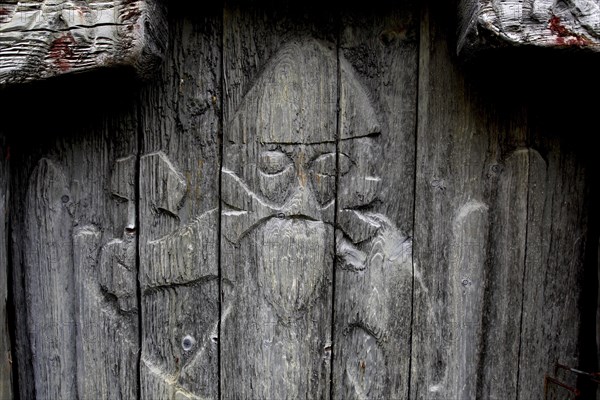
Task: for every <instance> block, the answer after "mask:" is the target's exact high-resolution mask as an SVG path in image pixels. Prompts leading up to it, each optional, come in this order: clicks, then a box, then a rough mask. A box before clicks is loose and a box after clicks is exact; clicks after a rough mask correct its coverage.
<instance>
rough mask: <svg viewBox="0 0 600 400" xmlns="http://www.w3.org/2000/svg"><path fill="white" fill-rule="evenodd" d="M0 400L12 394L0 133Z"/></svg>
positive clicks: (4, 158)
mask: <svg viewBox="0 0 600 400" xmlns="http://www.w3.org/2000/svg"><path fill="white" fill-rule="evenodd" d="M0 135H1V136H0V399H7V400H10V399H12V398H13V394H12V384H13V382H12V379H13V377H12V349H11V342H10V334H9V329H11V325H12V324H13V323H14V321H11V319H10V318H9V314H8V312H9V310H8V304H9V298H8V288H9V284H10V283H9V279H8V268H9V265H8V243H9V241H8V212H9V208H8V207H9V205H8V201H9V200H8V199H9V193H10V192H9V182H10V169H9V163H8V157H10V149H9V148H8V147H7V143H6V137H5V136H4V134H3V133H0Z"/></svg>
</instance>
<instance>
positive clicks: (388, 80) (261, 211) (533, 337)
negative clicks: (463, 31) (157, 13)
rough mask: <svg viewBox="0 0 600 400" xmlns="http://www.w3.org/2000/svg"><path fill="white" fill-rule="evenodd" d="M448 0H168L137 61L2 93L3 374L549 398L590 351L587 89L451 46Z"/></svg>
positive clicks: (375, 395) (130, 384)
mask: <svg viewBox="0 0 600 400" xmlns="http://www.w3.org/2000/svg"><path fill="white" fill-rule="evenodd" d="M452 7H453V5H452V4H445V5H439V4H431V5H429V4H425V3H423V4H422V3H421V2H416V1H404V2H400V3H397V2H395V3H394V2H386V1H376V2H375V3H373V4H371V5H369V7H366V6H361V7H355V8H354V7H345V8H343V9H340V8H337V7H333V6H328V5H324V4H315V3H314V2H306V3H305V2H302V4H299V3H298V2H275V3H269V2H258V1H256V2H246V1H237V0H231V1H228V2H226V3H225V4H216V5H211V6H205V5H202V6H200V5H190V4H170V5H169V18H168V28H169V41H168V46H167V52H166V55H165V59H164V60H163V63H162V66H161V68H160V71H158V72H157V74H156V75H155V77H154V78H153V79H152V80H151V81H149V82H145V83H138V82H135V81H133V80H132V79H130V78H129V77H127V76H124V75H123V74H122V72H119V71H112V72H110V71H109V72H106V73H96V74H92V75H82V76H80V77H65V78H61V79H59V80H56V79H55V80H52V81H48V82H45V83H41V84H38V85H33V86H28V87H14V88H11V89H5V90H3V91H2V92H0V99H1V100H2V104H1V109H2V110H6V111H3V112H6V117H5V118H3V121H4V122H3V124H1V125H0V135H1V137H2V141H3V142H2V144H3V146H4V147H3V149H2V151H1V152H0V156H2V160H3V163H2V164H1V165H0V181H1V182H3V185H2V186H0V205H1V207H2V210H3V212H1V213H0V228H2V229H0V263H2V265H6V266H7V268H4V269H0V271H1V272H2V274H0V292H1V291H2V290H6V291H7V294H5V298H8V306H7V308H6V311H5V310H4V309H2V310H1V311H2V312H3V313H5V314H6V315H7V316H6V317H5V318H6V319H7V321H8V328H7V329H6V332H4V331H2V330H0V351H5V352H7V351H10V352H12V354H11V358H10V359H8V358H7V360H5V361H3V363H2V365H1V366H0V367H1V368H0V389H1V391H0V398H1V397H2V396H4V398H10V397H11V396H12V395H14V396H16V397H18V398H22V399H34V398H39V399H59V398H69V399H71V398H81V399H98V398H107V399H108V398H110V399H113V398H123V399H177V400H183V399H213V398H225V399H238V398H239V399H251V398H252V399H255V398H256V399H284V398H289V399H296V398H311V399H312V398H334V399H408V398H411V399H427V400H430V399H444V400H445V399H455V398H459V399H475V398H489V399H494V398H496V399H508V398H521V399H537V398H539V399H542V398H543V396H544V395H543V390H544V389H543V386H544V377H545V376H546V375H547V374H552V373H553V370H554V365H555V363H556V362H557V361H558V362H561V363H564V364H568V365H571V366H574V367H575V366H578V367H580V368H585V369H588V370H591V369H593V367H594V366H593V364H594V362H595V361H594V360H596V357H597V356H596V351H597V346H596V344H595V333H596V328H595V326H594V323H593V322H591V321H595V314H596V304H597V303H596V301H597V300H596V298H597V288H596V289H594V287H595V286H594V285H596V286H597V275H598V273H597V264H596V263H597V255H595V256H594V255H593V254H594V253H595V251H596V250H595V249H597V247H596V244H595V243H597V240H598V231H597V229H596V226H597V222H598V221H597V220H596V219H597V218H596V214H595V213H594V212H591V211H589V210H590V208H589V206H590V204H592V202H593V201H595V199H596V198H597V193H596V191H595V189H593V185H592V183H593V182H594V178H595V176H596V175H595V174H596V167H595V166H594V165H595V163H594V158H593V151H590V150H589V149H588V148H587V146H586V143H585V139H584V138H583V137H580V136H578V135H571V134H569V133H567V132H566V130H567V128H568V129H575V130H584V129H586V127H587V126H590V125H591V122H592V121H593V113H592V112H591V110H590V109H589V107H587V108H585V107H584V108H583V110H584V112H582V113H579V114H578V118H577V119H576V120H573V119H570V118H568V114H564V115H563V114H560V113H556V114H554V113H553V112H552V111H551V110H550V108H549V106H548V105H549V103H550V97H549V91H548V90H546V91H542V90H540V91H537V92H535V93H533V91H532V92H531V93H529V94H528V95H527V96H514V93H515V90H516V89H517V88H519V87H521V85H524V82H523V80H513V79H514V74H513V75H511V73H510V71H509V72H508V73H506V71H505V70H502V67H500V66H498V67H497V68H496V69H493V68H492V71H493V73H491V75H492V76H494V77H496V78H497V80H498V82H496V83H494V84H490V83H489V79H488V80H487V81H486V80H485V79H483V78H481V76H482V75H484V74H477V73H474V72H473V71H471V72H469V71H465V69H464V68H463V66H461V65H460V64H459V63H458V62H457V61H456V60H455V58H454V56H453V51H452V50H451V49H452V44H451V43H452V42H451V40H452V39H451V38H452V37H453V33H452V32H453V25H452V23H451V22H449V21H448V20H447V18H446V16H447V15H448V14H450V13H452V12H453V8H452ZM471 76H476V78H471ZM597 83H598V82H596V81H595V80H594V81H593V82H592V84H593V85H597ZM535 84H536V85H538V84H540V82H538V83H535ZM536 87H538V86H536ZM594 87H595V86H594ZM561 90H562V92H561V93H564V92H565V90H566V89H564V88H563V89H561ZM559 91H560V90H559ZM575 109H576V107H575V106H574V105H564V107H563V108H562V109H561V110H562V111H564V112H565V113H567V112H574V111H575ZM32 110H34V111H33V112H32ZM551 117H552V118H553V121H554V122H552V123H550V122H549V121H550V120H551ZM3 218H6V221H4V220H3ZM3 274H6V277H5V275H3ZM3 282H8V283H7V284H5V285H2V283H3ZM5 288H6V289H5ZM2 293H3V292H2ZM590 298H593V304H592V305H589V302H588V300H589V299H590ZM9 336H10V339H11V341H12V343H9V340H8V339H9ZM590 353H591V354H592V356H589V354H590ZM2 368H3V369H2ZM569 379H571V378H570V377H565V378H564V380H565V382H567V383H568V384H570V385H574V384H575V383H576V382H574V381H570V380H569ZM11 382H12V383H11ZM554 389H556V388H554ZM586 390H588V393H591V391H592V389H586ZM11 391H12V392H13V393H12V394H11V393H10V392H11ZM560 395H561V394H560V392H558V394H557V396H560Z"/></svg>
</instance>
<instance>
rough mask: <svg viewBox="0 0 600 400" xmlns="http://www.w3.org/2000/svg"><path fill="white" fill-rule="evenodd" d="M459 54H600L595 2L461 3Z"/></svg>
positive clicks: (599, 23) (507, 0) (475, 0)
mask: <svg viewBox="0 0 600 400" xmlns="http://www.w3.org/2000/svg"><path fill="white" fill-rule="evenodd" d="M458 14H459V18H460V21H459V38H458V51H459V52H464V53H469V52H473V51H478V50H485V49H490V48H494V47H502V46H525V45H528V46H540V47H551V48H578V49H585V50H588V51H599V50H600V5H599V4H598V2H597V1H593V0H569V1H556V0H530V1H522V0H460V1H459V9H458Z"/></svg>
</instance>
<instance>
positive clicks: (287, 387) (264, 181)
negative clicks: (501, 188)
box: [221, 2, 338, 399]
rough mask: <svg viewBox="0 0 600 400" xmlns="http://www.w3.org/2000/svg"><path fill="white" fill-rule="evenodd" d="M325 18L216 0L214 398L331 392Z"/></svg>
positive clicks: (331, 179)
mask: <svg viewBox="0 0 600 400" xmlns="http://www.w3.org/2000/svg"><path fill="white" fill-rule="evenodd" d="M317 9H318V14H316V13H315V11H316V10H317ZM334 26H335V21H334V20H332V19H331V14H329V12H328V10H327V9H326V8H323V7H319V8H316V9H312V12H311V8H310V7H308V6H307V5H306V4H302V5H299V4H277V5H274V4H273V3H269V2H253V3H252V4H248V3H247V2H244V3H243V2H231V3H229V4H227V5H226V8H225V26H224V54H223V57H224V74H225V85H226V86H225V98H224V100H225V104H224V110H223V111H224V123H225V126H224V134H225V138H224V156H223V170H222V174H221V180H222V189H221V192H222V201H223V215H222V218H223V219H222V240H221V261H222V274H223V281H222V286H223V292H224V294H223V300H222V301H223V306H222V307H223V321H222V326H221V338H222V350H221V388H222V396H223V397H224V398H228V399H229V398H231V399H233V398H329V392H330V368H331V367H330V365H331V364H330V363H331V317H332V315H331V312H332V275H333V258H334V228H333V222H334V214H335V212H334V210H335V193H336V192H335V185H336V182H335V181H336V178H335V177H336V130H337V124H336V107H337V97H338V84H337V81H338V80H337V75H338V63H337V57H336V43H335V34H334V31H333V29H334Z"/></svg>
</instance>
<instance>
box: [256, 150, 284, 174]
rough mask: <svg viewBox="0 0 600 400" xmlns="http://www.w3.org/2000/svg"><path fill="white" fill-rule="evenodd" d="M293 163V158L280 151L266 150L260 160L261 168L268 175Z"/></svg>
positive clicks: (259, 165) (278, 171) (280, 170)
mask: <svg viewBox="0 0 600 400" xmlns="http://www.w3.org/2000/svg"><path fill="white" fill-rule="evenodd" d="M291 164H292V160H291V159H290V158H289V157H288V156H287V155H286V154H284V153H281V152H279V151H265V152H263V153H262V154H261V155H260V158H259V160H258V167H259V169H260V170H261V171H262V172H263V173H265V174H268V175H275V174H278V173H280V172H282V171H284V170H285V169H286V168H287V167H289V166H290V165H291Z"/></svg>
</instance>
